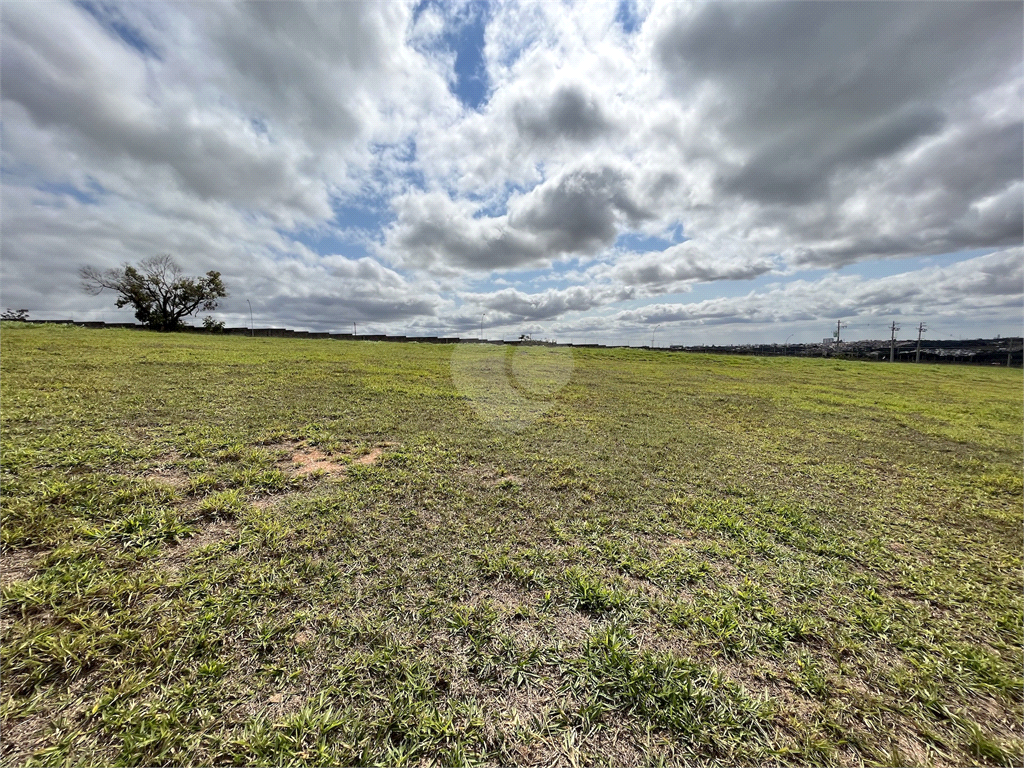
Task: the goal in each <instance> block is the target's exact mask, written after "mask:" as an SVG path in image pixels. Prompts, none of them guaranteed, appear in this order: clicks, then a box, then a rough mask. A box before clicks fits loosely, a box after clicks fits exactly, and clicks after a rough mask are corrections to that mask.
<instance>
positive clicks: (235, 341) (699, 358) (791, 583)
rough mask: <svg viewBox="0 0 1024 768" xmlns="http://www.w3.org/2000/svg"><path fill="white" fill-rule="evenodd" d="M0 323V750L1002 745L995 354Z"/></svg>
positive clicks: (411, 758) (740, 749) (1017, 605)
mask: <svg viewBox="0 0 1024 768" xmlns="http://www.w3.org/2000/svg"><path fill="white" fill-rule="evenodd" d="M0 342H2V350H0V351H2V377H0V397H2V414H3V416H2V418H3V423H2V448H3V453H2V494H3V525H2V558H3V569H2V573H3V592H2V597H3V605H2V613H0V622H2V629H3V647H2V685H0V692H2V696H0V724H2V730H3V736H2V747H0V750H2V751H0V758H2V761H3V763H4V764H8V765H13V764H31V765H56V764H61V765H63V764H68V765H95V764H110V765H164V764H175V765H180V764H194V765H201V764H214V763H216V764H238V765H281V764H301V765H307V764H320V765H324V764H329V765H355V764H388V765H404V764H433V765H462V764H476V763H494V762H502V763H511V762H514V763H524V762H528V763H545V764H547V763H559V764H593V763H601V764H615V765H620V764H621V765H626V764H643V765H647V764H679V763H686V764H720V763H730V764H759V765H760V764H765V763H774V764H779V763H782V764H813V765H851V764H867V765H962V764H978V763H980V764H987V765H988V764H990V765H1014V764H1020V763H1021V761H1022V760H1024V741H1022V737H1024V734H1022V725H1021V724H1022V721H1024V710H1022V698H1024V690H1022V686H1024V682H1022V679H1021V669H1022V666H1024V657H1022V642H1024V638H1022V617H1024V600H1022V593H1024V576H1022V561H1021V554H1022V547H1024V542H1022V523H1024V520H1022V516H1024V513H1022V504H1024V500H1022V485H1021V466H1022V461H1024V456H1022V420H1024V413H1022V397H1021V391H1022V390H1021V386H1022V381H1021V374H1020V371H1011V370H1007V369H999V368H980V367H967V366H929V365H921V366H913V365H887V364H877V363H875V364H871V363H855V362H843V361H834V360H804V359H774V358H772V359H768V358H744V357H735V356H728V357H714V356H703V355H683V354H678V355H677V354H668V353H655V352H646V351H641V350H575V351H573V353H572V354H573V369H572V377H571V379H570V380H569V382H568V384H567V385H566V386H565V387H564V388H561V389H558V388H557V387H550V388H549V389H550V391H551V393H552V394H550V408H548V407H547V406H546V405H545V406H544V407H539V408H537V409H535V411H534V412H533V413H534V415H536V419H535V420H533V421H532V422H531V423H529V424H528V425H527V426H526V427H525V428H524V429H522V430H520V431H507V430H501V429H495V428H493V426H492V425H491V424H490V423H488V422H486V421H483V420H481V418H480V416H479V415H478V412H477V411H476V410H475V409H474V408H473V402H472V401H471V400H468V399H467V397H466V394H465V392H464V391H460V390H459V389H458V388H457V387H456V386H455V385H454V384H453V379H452V375H451V370H452V368H451V358H452V353H453V348H452V347H450V346H441V345H427V344H389V343H369V342H340V341H328V340H324V341H310V340H295V339H247V338H235V337H215V336H194V335H184V334H180V335H179V334H167V335H161V334H151V333H144V332H133V331H114V330H84V329H76V328H62V327H26V326H24V325H20V326H19V325H17V324H8V323H5V324H4V325H3V327H2V338H0ZM509 353H510V354H511V351H510V352H509ZM516 354H519V355H526V356H527V357H525V358H517V359H518V360H519V362H516V363H515V365H519V364H520V363H521V362H522V360H526V361H527V362H529V360H530V358H529V356H530V355H536V356H538V357H537V360H538V361H540V362H539V363H538V366H537V368H536V370H537V371H540V372H541V374H538V375H539V376H541V375H542V379H543V380H542V379H538V381H541V383H542V384H544V382H549V383H550V381H555V380H556V379H557V374H558V371H557V370H555V369H553V368H550V366H548V367H547V368H546V367H545V366H546V365H548V364H549V363H550V362H551V358H550V357H543V356H544V355H545V354H547V353H546V352H545V350H543V349H529V350H526V351H520V352H518V353H516ZM545 361H546V362H545ZM552 371H554V372H552ZM543 377H546V378H543ZM538 386H540V385H538ZM516 392H518V390H516ZM513 394H514V396H515V397H520V398H521V397H523V395H521V394H515V393H513ZM509 397H512V395H510V396H509ZM513 402H514V401H513ZM296 446H302V449H303V450H308V451H314V450H315V451H319V452H320V453H321V454H322V455H324V456H327V457H330V458H332V459H333V460H334V461H335V462H336V465H337V466H339V467H341V468H342V469H340V470H339V471H338V472H336V473H333V474H332V473H330V472H326V471H314V472H311V473H309V474H300V473H297V472H296V471H295V468H296V466H297V465H295V464H294V463H293V462H292V461H291V455H292V452H293V451H294V450H295V449H296ZM375 447H382V448H383V453H382V455H381V456H380V458H379V459H378V460H377V461H375V462H373V463H367V464H361V463H358V462H357V461H356V459H357V458H358V457H360V456H363V455H364V454H366V453H367V452H368V451H370V450H371V449H373V448H375ZM317 466H319V465H317Z"/></svg>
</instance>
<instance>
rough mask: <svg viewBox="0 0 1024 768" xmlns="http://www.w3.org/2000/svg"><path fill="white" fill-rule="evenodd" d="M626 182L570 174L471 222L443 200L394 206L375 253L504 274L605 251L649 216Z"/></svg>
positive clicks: (612, 175)
mask: <svg viewBox="0 0 1024 768" xmlns="http://www.w3.org/2000/svg"><path fill="white" fill-rule="evenodd" d="M631 187H632V180H631V179H630V178H629V176H628V174H627V173H626V172H624V171H622V170H619V169H616V168H612V167H610V166H600V167H596V168H573V169H570V170H567V171H565V172H563V173H562V174H560V175H558V176H556V177H554V178H552V179H549V180H547V181H545V182H544V183H543V184H540V185H538V186H537V187H535V188H534V189H533V190H531V191H530V192H529V193H527V194H525V195H521V196H518V197H516V198H513V199H512V200H511V201H510V202H509V204H508V213H507V214H504V215H501V216H494V217H487V216H481V217H475V216H474V214H475V206H473V205H472V204H469V203H460V202H456V201H453V200H452V199H451V198H449V197H448V196H447V195H446V194H444V193H428V194H408V195H405V196H402V197H401V198H398V199H397V200H395V201H394V203H393V204H394V206H395V209H396V213H397V214H398V220H397V222H396V223H395V224H394V225H393V226H392V227H391V228H390V229H389V230H388V232H387V240H386V243H385V245H384V246H383V248H382V253H386V254H390V255H391V257H392V258H395V259H397V260H399V261H401V262H403V263H408V264H415V265H419V266H428V267H442V266H445V265H447V266H449V267H450V266H456V267H462V268H469V269H510V268H514V267H522V266H526V265H536V264H542V263H545V262H549V261H550V260H551V259H554V258H558V257H560V256H564V255H566V254H593V253H595V252H596V251H598V250H599V249H601V248H606V247H608V246H610V245H612V244H613V243H614V242H615V240H616V238H617V236H618V232H619V228H620V226H621V225H623V224H628V225H630V226H637V225H639V224H641V223H642V222H644V221H645V220H647V219H650V218H652V216H653V214H652V213H651V212H650V211H649V210H647V209H646V208H645V207H644V206H643V204H642V203H641V202H639V201H638V200H637V199H636V196H635V195H634V193H633V191H632V189H631Z"/></svg>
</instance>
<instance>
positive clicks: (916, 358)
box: [914, 323, 928, 363]
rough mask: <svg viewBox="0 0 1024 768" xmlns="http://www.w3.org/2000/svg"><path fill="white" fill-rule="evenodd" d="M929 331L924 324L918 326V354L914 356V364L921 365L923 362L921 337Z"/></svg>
mask: <svg viewBox="0 0 1024 768" xmlns="http://www.w3.org/2000/svg"><path fill="white" fill-rule="evenodd" d="M927 330H928V329H927V328H925V325H924V323H921V324H920V325H918V326H917V354H916V355H914V362H915V363H920V362H921V336H922V335H923V334H924V332H925V331H927Z"/></svg>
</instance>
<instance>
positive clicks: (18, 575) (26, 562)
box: [0, 550, 39, 587]
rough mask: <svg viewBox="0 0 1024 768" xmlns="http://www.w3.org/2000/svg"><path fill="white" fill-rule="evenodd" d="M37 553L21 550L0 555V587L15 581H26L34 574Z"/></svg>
mask: <svg viewBox="0 0 1024 768" xmlns="http://www.w3.org/2000/svg"><path fill="white" fill-rule="evenodd" d="M38 556H39V553H38V552H35V551H33V550H22V551H20V552H6V553H4V554H3V555H0V586H4V587H6V586H7V585H8V584H13V583H14V582H16V581H26V580H28V579H30V578H32V576H33V575H35V572H36V560H37V558H38Z"/></svg>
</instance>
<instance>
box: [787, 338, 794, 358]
mask: <svg viewBox="0 0 1024 768" xmlns="http://www.w3.org/2000/svg"><path fill="white" fill-rule="evenodd" d="M792 338H793V334H792V333H791V334H789V336H787V337H786V354H787V355H789V340H790V339H792Z"/></svg>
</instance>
